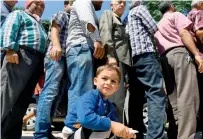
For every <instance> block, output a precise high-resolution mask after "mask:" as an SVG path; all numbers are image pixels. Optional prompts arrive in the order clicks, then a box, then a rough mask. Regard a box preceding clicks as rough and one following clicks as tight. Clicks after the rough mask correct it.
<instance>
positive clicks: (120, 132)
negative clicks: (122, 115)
mask: <svg viewBox="0 0 203 139" xmlns="http://www.w3.org/2000/svg"><path fill="white" fill-rule="evenodd" d="M120 78H121V74H120V70H119V68H118V67H117V66H115V65H104V66H101V67H99V68H98V69H97V72H96V77H95V78H94V85H95V86H96V88H97V89H95V90H90V91H88V92H86V93H84V95H83V96H81V97H80V98H79V99H78V100H77V101H76V102H75V104H74V105H73V109H72V111H71V112H70V113H69V116H68V117H66V119H65V127H64V128H63V131H62V133H63V135H64V137H68V136H69V137H68V138H69V139H72V138H74V134H73V133H74V132H75V131H76V130H77V129H79V128H80V127H83V131H82V132H84V133H81V136H84V138H87V139H88V138H89V136H90V134H91V133H92V131H95V130H96V131H98V130H99V131H109V130H110V131H111V132H112V133H113V134H114V135H116V136H119V137H123V138H135V137H136V135H135V134H133V133H130V130H131V129H130V128H128V127H126V126H125V125H123V124H121V123H118V122H117V121H118V119H117V117H116V115H115V112H114V106H113V104H112V103H111V102H110V101H109V100H108V97H110V96H111V95H113V94H114V93H115V92H116V91H117V90H118V88H119V82H120ZM70 134H72V135H70Z"/></svg>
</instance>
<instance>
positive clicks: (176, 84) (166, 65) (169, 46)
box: [155, 1, 203, 139]
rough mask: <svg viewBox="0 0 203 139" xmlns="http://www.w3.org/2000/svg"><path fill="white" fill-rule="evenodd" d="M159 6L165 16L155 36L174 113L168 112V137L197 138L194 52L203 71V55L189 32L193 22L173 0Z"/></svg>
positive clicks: (173, 138) (174, 138)
mask: <svg viewBox="0 0 203 139" xmlns="http://www.w3.org/2000/svg"><path fill="white" fill-rule="evenodd" d="M159 10H160V11H161V13H162V14H163V17H162V19H161V20H160V21H159V23H158V29H159V30H158V31H157V32H156V34H155V40H156V44H157V47H158V50H159V53H160V55H161V59H162V61H161V62H162V71H163V75H164V80H165V83H166V91H167V95H168V98H169V105H171V106H172V116H168V121H169V130H168V137H169V139H194V135H195V132H196V125H197V121H196V118H197V113H198V110H199V90H198V83H197V75H196V69H195V64H194V61H193V59H192V58H191V56H190V53H192V54H193V55H194V58H195V61H196V63H197V65H198V69H199V72H203V59H201V56H200V55H199V51H198V49H197V48H196V45H195V43H194V41H193V38H192V36H191V35H190V33H189V31H190V30H191V28H192V25H193V24H192V22H191V21H190V20H189V19H188V18H187V17H186V16H184V15H183V14H181V13H179V12H176V10H175V8H174V6H173V4H172V2H170V1H164V2H161V4H160V5H159ZM188 51H189V52H190V53H189V52H188Z"/></svg>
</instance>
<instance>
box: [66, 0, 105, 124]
mask: <svg viewBox="0 0 203 139" xmlns="http://www.w3.org/2000/svg"><path fill="white" fill-rule="evenodd" d="M102 3H103V0H97V1H95V0H76V1H74V3H73V6H72V9H71V13H70V15H71V16H70V22H69V28H68V40H67V49H66V62H67V71H68V72H67V74H68V78H69V81H70V87H69V90H68V113H70V112H71V111H72V105H73V103H74V102H75V101H76V100H77V99H78V98H79V97H80V96H81V95H83V94H84V92H86V91H88V90H91V89H93V78H94V68H93V67H94V58H97V59H101V58H103V56H104V47H103V45H102V42H101V38H100V35H99V31H98V27H97V24H98V19H97V16H96V13H95V11H98V10H100V9H101V6H102ZM68 118H69V117H68V115H67V116H66V119H68ZM65 122H66V120H65Z"/></svg>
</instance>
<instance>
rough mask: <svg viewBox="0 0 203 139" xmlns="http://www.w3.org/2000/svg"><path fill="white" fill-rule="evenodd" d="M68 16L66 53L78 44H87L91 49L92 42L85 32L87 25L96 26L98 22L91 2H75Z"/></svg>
mask: <svg viewBox="0 0 203 139" xmlns="http://www.w3.org/2000/svg"><path fill="white" fill-rule="evenodd" d="M70 15H71V16H70V22H69V29H68V34H69V35H68V40H67V44H66V45H67V47H68V49H67V50H66V51H68V50H69V49H70V48H71V47H74V46H76V45H79V44H88V45H89V46H92V47H93V42H92V41H91V38H90V35H89V32H88V30H87V23H92V24H93V25H94V26H97V25H96V24H97V23H98V21H97V17H96V13H95V10H94V7H93V5H92V3H91V0H76V1H75V2H74V3H73V7H72V9H71V14H70Z"/></svg>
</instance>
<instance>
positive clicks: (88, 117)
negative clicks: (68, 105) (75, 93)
mask: <svg viewBox="0 0 203 139" xmlns="http://www.w3.org/2000/svg"><path fill="white" fill-rule="evenodd" d="M87 93H88V94H85V95H84V96H83V97H81V99H80V100H79V101H77V116H78V121H79V123H80V124H81V125H82V126H84V127H86V128H88V129H93V130H103V131H108V130H109V129H110V127H111V120H110V119H109V118H106V117H101V116H100V115H98V114H97V113H95V109H96V106H97V103H98V96H96V95H94V93H93V92H90V93H89V92H87Z"/></svg>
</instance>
